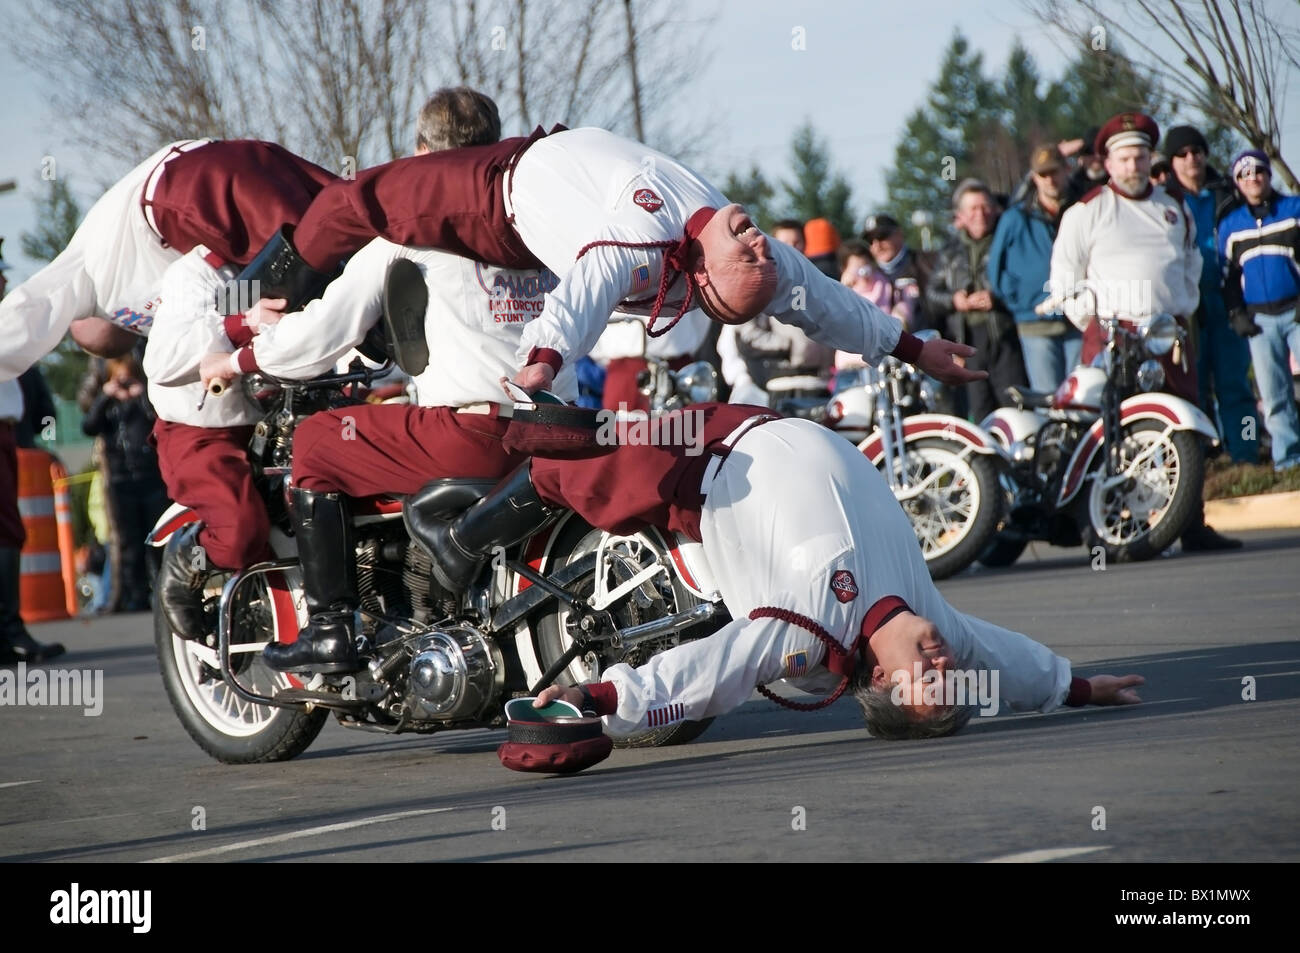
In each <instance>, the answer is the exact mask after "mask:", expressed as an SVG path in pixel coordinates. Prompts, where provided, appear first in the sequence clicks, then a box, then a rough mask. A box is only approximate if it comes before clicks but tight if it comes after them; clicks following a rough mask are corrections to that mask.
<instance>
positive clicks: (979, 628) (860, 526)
mask: <svg viewBox="0 0 1300 953" xmlns="http://www.w3.org/2000/svg"><path fill="white" fill-rule="evenodd" d="M682 412H683V413H692V412H698V413H702V414H704V415H705V416H706V424H705V427H704V441H705V443H704V446H705V453H704V454H701V455H696V456H691V455H689V454H688V452H687V448H684V447H663V446H644V445H633V446H620V447H618V449H617V450H615V451H614V452H613V453H611V454H607V455H605V456H601V457H597V458H595V459H592V460H582V461H564V460H543V459H541V458H537V459H535V460H534V461H533V480H534V483H535V485H536V487H537V492H538V494H539V495H540V497H541V498H542V500H543V501H545V502H546V503H547V504H548V505H553V506H566V507H569V508H572V509H574V510H576V511H577V512H578V513H579V514H580V515H581V516H582V517H583V518H584V519H586V520H587V521H588V522H590V523H592V524H593V525H595V526H599V527H601V528H603V529H607V530H609V531H611V532H624V531H627V530H628V529H630V528H632V527H635V526H638V525H641V524H643V523H645V522H649V523H652V524H656V525H659V526H667V527H670V528H673V529H678V530H681V531H683V532H685V533H686V534H687V535H689V536H691V537H692V538H693V539H696V540H701V541H702V542H703V544H704V548H705V553H706V554H707V556H708V559H709V563H710V566H711V568H712V569H713V571H714V573H715V574H716V577H717V581H718V584H719V589H720V591H721V593H722V597H723V600H724V602H725V603H726V606H727V609H728V610H729V612H730V613H731V616H732V619H733V620H734V621H732V622H730V623H728V624H727V625H726V626H724V627H723V628H722V629H720V630H719V631H718V632H716V633H714V634H713V635H711V636H709V637H708V638H707V639H701V640H699V641H697V642H690V643H687V644H685V645H681V646H678V647H676V648H673V649H670V650H669V651H667V652H665V653H663V654H661V655H658V656H656V657H655V658H653V659H651V660H650V661H649V662H648V663H646V664H645V665H642V666H640V667H639V668H635V669H633V668H630V667H629V666H627V665H615V666H613V667H611V668H610V669H608V670H607V671H606V672H604V673H603V678H604V680H603V681H601V682H599V683H596V684H591V685H585V686H582V687H581V688H572V687H561V686H552V687H550V688H547V689H546V690H545V691H543V692H542V694H541V696H540V698H539V701H538V703H537V704H538V705H539V706H541V705H545V704H547V703H549V702H550V701H552V700H554V699H556V698H559V699H563V700H565V701H568V702H571V703H573V704H575V705H578V706H580V707H582V708H586V709H590V710H594V711H595V712H596V713H597V714H600V715H603V716H604V717H605V726H606V728H607V730H608V731H609V733H610V734H612V735H615V736H619V735H629V734H635V733H637V732H640V731H644V730H645V729H647V728H650V727H658V726H662V725H668V724H672V723H675V722H679V721H683V720H698V719H701V718H708V717H712V716H714V715H720V714H723V713H724V712H727V711H730V710H732V709H733V708H736V707H737V706H739V705H741V704H743V703H744V702H745V701H746V700H747V699H748V698H749V696H750V693H751V692H752V691H753V690H754V688H755V687H756V686H764V685H766V684H767V683H769V682H772V681H775V680H777V679H787V680H789V681H790V682H791V683H792V684H793V685H795V686H796V687H799V688H802V689H804V690H805V691H810V692H813V693H815V694H826V693H827V692H829V693H830V695H829V697H828V698H827V699H824V700H823V701H822V702H820V703H817V704H813V705H809V706H800V705H798V704H795V703H789V704H790V705H791V707H796V708H798V707H805V708H817V707H822V706H824V705H826V704H829V703H830V702H832V701H834V700H835V699H837V698H838V697H839V696H840V695H841V694H842V693H843V692H845V691H847V690H851V691H852V692H853V694H854V696H855V698H856V699H857V701H858V702H859V704H860V705H861V706H862V710H863V714H864V717H865V719H866V724H867V729H868V730H869V731H870V732H871V733H872V734H873V735H876V736H878V737H886V738H920V737H936V736H939V735H943V734H947V733H949V732H951V731H955V730H956V729H957V728H959V727H961V725H962V724H964V723H965V721H966V720H967V719H968V718H969V717H970V714H971V711H970V708H969V707H962V706H958V705H956V704H954V703H953V699H952V698H951V697H944V696H943V695H942V694H940V693H939V692H938V691H937V690H931V691H927V690H926V683H927V682H930V683H932V682H933V681H934V680H935V679H936V678H938V677H940V676H945V675H946V674H947V673H952V676H953V678H954V684H955V683H956V682H955V679H956V677H957V674H958V673H959V672H969V671H972V670H979V671H988V672H996V673H997V675H998V679H997V682H996V683H993V682H992V679H991V678H990V679H988V681H989V682H990V683H993V684H996V685H997V687H998V689H999V692H1000V696H1001V697H1000V703H1001V704H1003V705H1006V706H1007V707H1009V708H1011V709H1012V710H1039V711H1051V710H1052V709H1054V708H1058V707H1060V706H1061V705H1083V704H1087V703H1089V702H1091V703H1092V704H1095V705H1115V704H1131V703H1134V702H1137V701H1139V698H1138V695H1137V693H1136V691H1135V690H1134V688H1135V686H1137V685H1141V684H1142V683H1143V679H1142V678H1141V677H1140V676H1137V675H1127V676H1123V677H1118V678H1117V677H1113V676H1109V675H1098V676H1094V677H1092V678H1090V679H1083V678H1077V677H1072V674H1071V669H1070V663H1069V662H1068V661H1067V660H1066V659H1064V658H1061V657H1060V656H1058V655H1055V654H1054V653H1052V652H1051V651H1050V650H1049V649H1047V648H1046V647H1045V646H1043V645H1040V644H1039V643H1037V642H1035V641H1033V640H1032V639H1030V638H1028V637H1026V636H1024V635H1021V634H1020V633H1017V632H1012V631H1010V630H1008V629H1004V628H1001V627H1000V626H997V625H993V624H992V623H989V622H985V621H983V620H981V619H978V618H976V617H974V616H971V615H966V614H963V613H961V612H958V611H957V610H955V609H954V608H952V607H951V606H950V605H949V604H948V603H947V601H946V600H945V599H944V598H943V597H942V596H941V595H940V594H939V591H938V590H937V589H936V588H935V585H934V583H933V582H932V581H931V579H930V574H929V572H928V570H927V569H926V566H925V560H924V558H923V556H922V554H921V551H920V548H919V547H918V545H917V542H916V536H915V534H914V533H913V531H912V528H911V525H910V524H909V522H908V520H907V517H906V515H905V514H904V513H903V511H902V510H901V509H900V508H899V506H898V501H897V500H895V499H894V495H893V493H892V492H891V491H890V490H889V487H888V486H887V485H886V483H885V481H884V479H883V478H882V477H881V475H880V473H879V472H877V471H876V469H875V468H874V467H873V466H872V465H871V464H870V463H869V462H868V461H867V460H866V459H865V458H864V457H863V456H862V454H861V453H859V452H858V451H857V450H856V449H855V448H854V447H853V446H852V445H851V444H849V443H847V442H845V441H844V440H843V439H842V438H837V437H836V435H835V434H833V433H831V432H830V431H828V430H826V429H825V428H824V427H821V426H818V425H817V424H814V423H812V422H811V421H806V420H785V419H774V418H773V417H772V416H771V415H770V414H765V413H763V412H762V410H761V409H760V408H754V407H740V406H737V405H730V406H728V405H707V404H706V405H697V406H694V407H688V408H686V410H684V411H682ZM609 486H617V487H626V488H628V489H629V491H630V492H628V493H627V494H626V495H624V494H622V493H620V494H618V495H617V496H615V495H612V494H601V493H600V492H599V488H601V487H609ZM918 680H919V681H918ZM760 690H763V689H760ZM765 693H766V692H765Z"/></svg>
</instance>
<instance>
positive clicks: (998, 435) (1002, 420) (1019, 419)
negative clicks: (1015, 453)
mask: <svg viewBox="0 0 1300 953" xmlns="http://www.w3.org/2000/svg"><path fill="white" fill-rule="evenodd" d="M980 426H981V427H982V428H983V429H984V430H986V431H988V433H989V435H990V436H992V437H993V439H994V440H996V441H997V442H998V444H999V445H1000V446H1001V447H1002V449H1003V450H1004V451H1010V450H1011V448H1012V447H1014V446H1015V445H1016V444H1018V443H1024V442H1026V441H1028V440H1029V439H1030V438H1031V437H1033V435H1034V434H1036V433H1037V432H1038V430H1039V428H1040V427H1042V426H1043V417H1042V416H1041V415H1040V414H1036V413H1034V412H1033V411H1032V410H1020V409H1018V408H1016V407H999V408H998V409H997V410H995V411H993V413H991V414H989V415H988V416H987V417H985V418H984V419H983V420H982V421H981V422H980Z"/></svg>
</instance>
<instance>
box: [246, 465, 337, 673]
mask: <svg viewBox="0 0 1300 953" xmlns="http://www.w3.org/2000/svg"><path fill="white" fill-rule="evenodd" d="M289 518H290V519H291V520H292V521H293V534H294V536H295V537H296V538H297V540H298V558H299V559H300V560H302V588H303V594H304V595H305V596H306V597H307V611H308V613H310V615H311V618H310V619H309V620H308V622H307V625H306V626H304V627H303V628H302V629H301V630H300V631H299V632H298V639H297V641H294V642H289V643H283V642H272V643H271V644H270V645H268V646H267V647H266V648H265V649H263V650H262V656H263V658H265V659H266V664H267V665H269V666H271V668H273V669H276V670H277V671H281V672H318V673H321V674H326V675H332V674H337V673H342V672H355V671H357V670H358V669H360V668H361V663H360V661H359V659H358V658H357V647H356V642H355V635H354V629H353V616H354V614H355V612H356V609H357V603H358V599H357V564H356V551H355V550H356V546H355V544H354V543H353V541H352V514H351V513H350V512H349V511H348V506H347V503H346V501H345V500H344V498H343V496H342V495H341V494H339V493H314V492H312V491H311V490H303V489H300V488H298V487H292V488H290V490H289Z"/></svg>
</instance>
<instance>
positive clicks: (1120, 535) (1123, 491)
mask: <svg viewBox="0 0 1300 953" xmlns="http://www.w3.org/2000/svg"><path fill="white" fill-rule="evenodd" d="M1121 434H1122V442H1121V445H1120V467H1121V470H1120V472H1121V473H1122V474H1123V475H1124V479H1122V480H1118V481H1116V482H1115V483H1114V484H1113V485H1111V486H1107V482H1108V479H1107V477H1106V471H1105V459H1104V457H1103V456H1101V454H1104V453H1105V448H1104V447H1103V449H1102V451H1101V454H1099V460H1100V461H1101V464H1100V465H1099V466H1098V467H1097V468H1096V469H1095V470H1094V471H1093V474H1092V478H1091V479H1092V485H1091V487H1090V489H1089V492H1088V494H1087V496H1086V497H1085V500H1084V504H1083V505H1084V507H1085V510H1084V515H1085V516H1086V519H1084V520H1080V522H1082V523H1085V524H1086V526H1087V529H1086V530H1085V535H1086V540H1085V542H1086V545H1087V546H1088V547H1089V549H1091V548H1092V547H1093V546H1098V545H1099V546H1103V547H1104V548H1105V550H1106V556H1107V557H1108V558H1110V559H1114V560H1116V561H1117V562H1130V561H1137V560H1142V559H1150V558H1151V557H1152V556H1154V555H1156V554H1157V553H1159V552H1161V551H1162V550H1164V549H1165V548H1166V547H1168V546H1170V545H1171V544H1172V543H1173V542H1174V540H1176V539H1177V538H1178V537H1179V536H1181V535H1182V533H1183V530H1185V529H1186V528H1187V523H1188V521H1189V520H1190V519H1191V517H1192V514H1193V512H1194V510H1195V508H1196V503H1197V500H1198V499H1199V497H1200V495H1201V484H1202V483H1203V481H1204V477H1205V454H1204V451H1203V450H1202V448H1201V443H1200V440H1199V439H1198V438H1197V436H1196V434H1194V433H1192V432H1191V431H1187V430H1172V431H1169V432H1168V433H1166V428H1165V426H1164V425H1163V424H1160V423H1157V422H1156V421H1154V420H1139V421H1137V422H1135V423H1132V424H1129V425H1128V426H1126V427H1124V428H1123V430H1122V432H1121Z"/></svg>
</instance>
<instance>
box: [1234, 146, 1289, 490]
mask: <svg viewBox="0 0 1300 953" xmlns="http://www.w3.org/2000/svg"><path fill="white" fill-rule="evenodd" d="M1232 179H1233V181H1234V182H1235V183H1236V186H1237V191H1238V192H1240V193H1241V197H1242V199H1243V203H1242V204H1241V205H1240V206H1239V207H1237V208H1235V209H1233V210H1232V211H1231V212H1229V213H1228V214H1226V215H1225V216H1224V217H1223V219H1222V220H1221V221H1220V222H1219V257H1220V258H1221V259H1222V261H1223V264H1224V266H1225V267H1226V268H1227V277H1226V278H1225V279H1224V284H1223V298H1224V301H1225V303H1226V304H1227V306H1228V314H1229V316H1230V318H1231V320H1232V327H1233V330H1235V331H1236V332H1237V333H1238V334H1240V335H1241V336H1242V337H1244V338H1246V339H1247V343H1248V344H1249V345H1250V357H1251V361H1252V363H1253V364H1254V366H1255V381H1256V383H1258V385H1259V394H1260V398H1261V400H1262V401H1263V404H1264V426H1266V427H1267V428H1268V433H1269V436H1270V437H1271V438H1272V440H1273V467H1274V469H1276V470H1279V471H1281V470H1286V469H1290V468H1291V467H1296V466H1300V415H1298V414H1297V412H1296V404H1295V394H1294V391H1293V389H1292V387H1293V385H1292V383H1291V367H1290V360H1289V356H1288V351H1289V352H1290V354H1294V355H1297V356H1300V324H1297V323H1296V322H1297V320H1298V319H1300V312H1297V307H1296V306H1297V303H1298V302H1300V273H1298V272H1297V265H1296V246H1297V244H1298V243H1300V197H1296V196H1293V195H1283V194H1281V193H1280V192H1278V191H1277V190H1276V189H1274V188H1273V169H1272V166H1271V165H1270V163H1269V160H1268V156H1266V155H1265V154H1264V153H1263V152H1261V151H1259V150H1258V149H1247V150H1246V151H1244V152H1240V153H1238V154H1237V156H1236V157H1235V158H1234V159H1233V160H1232Z"/></svg>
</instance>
